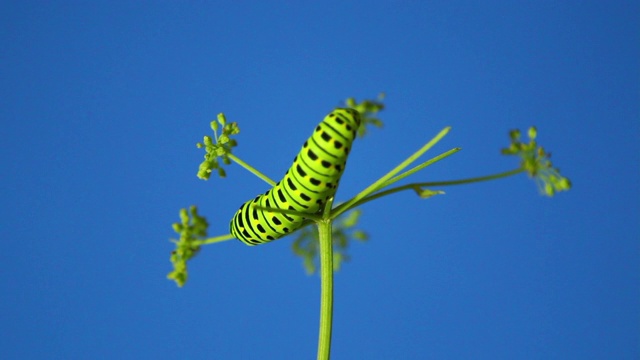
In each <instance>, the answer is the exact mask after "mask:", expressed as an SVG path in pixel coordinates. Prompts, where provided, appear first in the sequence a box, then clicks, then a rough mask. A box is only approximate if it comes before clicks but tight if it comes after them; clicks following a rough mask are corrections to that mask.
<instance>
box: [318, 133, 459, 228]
mask: <svg viewBox="0 0 640 360" xmlns="http://www.w3.org/2000/svg"><path fill="white" fill-rule="evenodd" d="M449 130H451V127H446V128H444V129H442V130H441V131H440V132H439V133H438V135H436V136H435V137H434V138H433V139H431V140H429V142H428V143H426V144H424V145H423V146H422V147H421V148H420V149H419V150H418V151H416V152H415V153H413V154H412V155H411V156H409V157H408V158H407V159H405V160H404V161H403V162H401V163H400V165H398V166H396V167H395V168H393V169H392V170H391V171H389V172H388V173H387V174H386V175H384V176H383V177H381V178H380V179H378V180H377V181H376V182H374V183H373V184H371V185H369V186H368V187H367V188H366V189H364V190H362V191H361V192H360V193H359V194H357V195H356V196H354V197H353V198H352V199H351V200H349V201H347V202H346V203H344V204H341V205H340V206H338V207H337V208H336V209H335V210H334V211H333V213H332V214H331V218H333V219H335V218H337V217H338V216H340V214H342V213H343V212H345V211H346V210H348V209H351V208H352V207H353V204H355V203H358V202H360V201H361V200H362V199H364V198H365V197H367V196H369V195H371V194H372V193H374V192H376V191H378V190H380V189H381V188H382V187H384V185H385V184H386V183H387V182H388V181H389V179H392V178H393V177H394V176H396V175H397V174H398V173H399V172H401V171H402V170H404V169H405V168H406V167H407V166H409V165H411V164H412V163H413V162H415V161H416V160H418V158H420V156H422V154H424V153H425V152H426V151H427V150H429V149H431V148H432V147H433V146H434V145H435V144H437V143H438V141H440V140H441V139H442V138H443V137H444V136H445V135H447V133H449ZM456 149H457V148H456ZM456 149H452V150H450V151H449V152H447V153H446V154H447V156H448V155H450V154H451V153H453V152H455V151H457V150H456ZM418 170H419V169H418ZM410 171H412V173H413V172H415V171H417V170H415V171H414V170H413V169H412V170H410Z"/></svg>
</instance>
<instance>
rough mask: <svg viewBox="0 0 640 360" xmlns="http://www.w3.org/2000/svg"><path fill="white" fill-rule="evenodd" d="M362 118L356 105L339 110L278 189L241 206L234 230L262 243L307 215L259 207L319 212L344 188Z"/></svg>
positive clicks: (326, 121)
mask: <svg viewBox="0 0 640 360" xmlns="http://www.w3.org/2000/svg"><path fill="white" fill-rule="evenodd" d="M360 123H361V119H360V114H359V113H358V111H356V110H354V109H335V110H334V111H332V112H331V113H329V115H327V116H326V117H325V118H324V120H323V121H322V122H321V123H320V124H319V125H318V126H317V127H316V129H315V131H314V132H313V134H312V135H311V137H310V138H309V139H308V140H307V141H305V143H304V145H302V149H301V150H300V152H299V153H298V155H297V156H296V157H295V158H294V159H293V165H291V167H290V168H289V170H287V172H286V173H285V175H284V178H283V179H282V180H280V182H278V183H277V184H276V185H275V186H274V187H273V188H271V189H269V190H268V191H267V192H265V193H264V194H262V195H258V196H257V197H256V198H255V199H252V200H249V201H247V202H246V203H244V204H242V206H240V209H238V211H237V212H236V213H235V215H234V216H233V219H231V224H230V228H231V234H232V235H233V236H235V237H236V238H237V239H239V240H241V241H242V242H244V243H245V244H247V245H257V244H262V243H265V242H268V241H271V240H275V239H278V238H280V237H282V236H284V235H286V234H289V233H290V232H292V231H294V230H297V229H298V228H299V227H300V226H302V223H303V222H304V217H303V216H299V215H287V214H283V213H276V212H270V211H267V210H262V209H258V208H256V206H259V207H263V208H272V209H288V210H294V211H297V212H301V213H308V214H316V213H318V212H319V211H321V210H322V209H323V208H324V205H325V204H326V202H327V200H328V199H329V198H331V197H332V196H333V195H334V194H335V193H336V190H337V188H338V183H339V182H340V177H341V176H342V172H343V171H344V168H345V166H346V164H347V156H348V155H349V150H350V148H351V144H352V143H353V140H354V139H355V137H356V133H357V131H358V128H359V127H360Z"/></svg>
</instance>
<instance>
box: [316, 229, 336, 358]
mask: <svg viewBox="0 0 640 360" xmlns="http://www.w3.org/2000/svg"><path fill="white" fill-rule="evenodd" d="M317 224H318V233H319V237H320V281H321V289H320V332H319V335H318V360H329V356H330V355H331V323H332V320H333V246H332V245H333V244H332V239H331V220H329V219H327V220H321V221H318V222H317Z"/></svg>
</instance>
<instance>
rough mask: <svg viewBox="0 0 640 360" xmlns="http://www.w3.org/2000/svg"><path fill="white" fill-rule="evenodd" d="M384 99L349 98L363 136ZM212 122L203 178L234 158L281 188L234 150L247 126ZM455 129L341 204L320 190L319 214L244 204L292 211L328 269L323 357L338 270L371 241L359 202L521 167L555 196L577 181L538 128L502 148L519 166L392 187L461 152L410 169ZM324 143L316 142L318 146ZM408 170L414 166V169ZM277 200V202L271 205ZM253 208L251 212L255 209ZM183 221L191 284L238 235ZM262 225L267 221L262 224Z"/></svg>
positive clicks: (192, 215)
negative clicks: (204, 255)
mask: <svg viewBox="0 0 640 360" xmlns="http://www.w3.org/2000/svg"><path fill="white" fill-rule="evenodd" d="M382 100H383V95H381V96H379V97H378V99H376V100H365V101H363V102H360V103H357V102H356V101H355V100H354V99H353V98H349V99H347V101H346V105H347V107H348V108H352V109H355V110H357V111H358V113H359V114H360V115H361V117H362V120H361V121H360V122H361V123H362V124H361V126H360V127H359V129H357V130H358V134H359V135H360V136H363V135H365V134H366V129H367V126H377V127H381V126H382V122H381V120H380V119H379V118H378V117H377V114H378V112H379V111H381V110H382V109H383V108H384V105H383V104H382ZM211 128H212V130H213V133H214V136H213V138H212V137H210V136H205V137H204V140H203V142H202V143H198V144H197V146H198V147H199V148H203V149H204V150H205V156H204V161H203V162H202V164H201V165H200V168H199V171H198V177H199V178H201V179H205V180H206V179H209V177H210V175H211V173H213V172H214V171H215V172H217V173H218V175H219V176H220V177H225V176H226V173H225V171H224V169H223V165H228V164H230V163H231V162H232V161H233V162H235V163H237V164H239V165H241V166H242V167H244V168H245V169H247V170H249V171H250V172H251V173H253V174H255V175H256V176H258V177H259V178H261V179H263V180H264V181H265V182H267V183H268V184H269V185H270V186H272V187H274V186H275V189H278V186H279V185H276V182H274V181H273V180H271V179H269V178H268V177H267V176H266V175H264V174H262V173H261V172H260V171H258V170H256V169H255V168H253V167H252V166H250V165H249V164H247V163H245V162H243V161H242V160H240V159H239V158H237V157H236V156H235V155H233V154H232V150H233V148H234V147H236V146H237V142H236V141H235V140H234V139H232V137H233V136H234V135H237V134H238V133H239V132H240V129H239V127H238V126H237V124H236V123H233V122H232V123H228V122H227V121H226V119H225V116H224V115H223V114H220V115H218V119H217V121H212V122H211ZM219 130H220V131H221V132H220V135H218V131H219ZM448 132H449V128H448V127H447V128H444V129H443V130H442V131H440V132H439V133H438V134H437V135H436V136H435V137H434V138H433V139H431V140H430V141H428V142H427V143H426V144H424V145H423V146H422V147H421V148H420V149H419V150H418V151H416V152H415V153H414V154H412V155H411V156H409V157H408V158H407V159H406V160H404V161H403V162H401V163H400V164H399V165H397V166H396V167H395V168H393V169H392V170H391V171H389V172H388V173H387V174H385V175H384V176H382V177H381V178H380V179H378V180H377V181H375V182H374V183H373V184H371V185H369V186H368V187H366V188H365V189H363V190H362V191H361V192H359V193H358V194H356V195H355V196H354V197H352V198H351V199H349V200H347V201H345V202H343V203H341V204H339V205H337V206H335V207H334V206H333V203H334V199H333V194H334V193H335V189H333V191H329V192H328V193H327V194H328V195H327V197H325V196H318V197H317V198H314V199H313V200H314V201H315V200H318V202H317V203H318V204H319V205H320V206H318V207H316V208H313V210H312V211H311V212H304V211H301V209H291V208H286V209H283V208H280V207H278V206H276V205H277V204H276V202H272V203H268V202H260V203H258V202H256V203H252V201H249V202H247V203H246V204H245V205H244V206H243V208H245V211H247V212H248V211H256V212H259V213H260V214H262V215H266V214H270V215H269V216H272V215H273V216H275V214H278V215H283V216H284V215H289V216H292V217H293V218H294V219H295V220H296V223H295V226H296V227H295V228H292V229H290V230H293V231H295V230H296V229H298V228H300V230H299V231H298V232H297V237H296V240H295V241H294V242H293V252H294V254H296V255H297V256H300V257H301V258H302V259H303V265H304V267H305V269H306V271H307V273H309V274H311V273H314V272H315V271H316V269H317V268H318V267H319V268H320V279H321V305H320V307H321V311H320V331H319V340H318V359H328V358H329V354H330V347H331V323H332V309H333V272H334V271H336V270H338V269H339V268H340V265H341V263H342V262H343V261H346V260H348V259H349V255H348V254H347V253H346V250H347V248H348V245H349V242H350V240H351V239H355V240H361V241H363V240H366V239H367V238H368V236H367V234H366V233H365V232H364V231H362V230H359V229H356V228H355V227H356V225H357V222H358V218H359V216H360V215H361V212H360V211H359V210H357V209H356V208H357V207H359V206H360V205H362V204H364V203H366V202H369V201H372V200H375V199H378V198H381V197H384V196H387V195H391V194H393V193H396V192H400V191H405V190H412V191H414V192H416V194H417V195H418V196H420V197H421V198H430V197H432V196H435V195H439V194H442V193H443V192H442V191H441V190H437V189H434V188H436V187H437V188H439V187H444V186H450V185H461V184H470V183H476V182H480V181H488V180H494V179H499V178H504V177H508V176H512V175H516V174H519V173H527V174H528V175H529V176H530V177H532V178H534V179H535V181H536V183H537V184H538V186H539V188H540V189H541V191H542V193H543V194H545V195H547V196H553V195H554V194H555V193H556V192H559V191H566V190H569V188H570V187H571V183H570V181H569V180H568V179H567V178H565V177H563V176H561V175H560V172H559V170H558V169H556V168H554V167H553V165H552V163H551V161H550V159H549V154H548V153H547V152H546V151H545V150H544V149H543V148H542V147H541V146H539V145H538V144H537V142H536V140H535V138H536V135H537V132H536V129H535V128H533V127H532V128H530V129H529V131H528V136H529V142H528V143H523V142H522V141H521V140H520V137H521V134H520V131H518V130H513V131H511V132H510V137H511V143H510V145H509V146H508V147H507V148H505V149H503V150H502V153H503V154H504V155H515V156H518V157H519V158H520V164H519V166H518V167H517V168H515V169H513V170H510V171H505V172H502V173H498V174H492V175H487V176H481V177H473V178H467V179H460V180H449V181H439V182H417V183H410V184H406V185H401V186H395V187H392V185H394V184H395V183H396V182H398V181H400V180H402V179H404V178H406V177H408V176H410V175H413V174H415V173H416V172H418V171H420V170H422V169H424V168H425V167H427V166H429V165H431V164H433V163H435V162H438V161H440V160H442V159H444V158H446V157H448V156H450V155H452V154H454V153H456V152H458V151H459V150H460V148H453V149H451V150H449V151H446V152H444V153H442V154H439V155H437V156H435V157H433V158H431V159H429V160H426V161H423V162H421V163H419V164H417V165H414V166H413V167H411V168H409V167H410V166H412V165H413V164H414V163H415V162H416V161H417V160H418V159H419V158H420V157H421V156H422V155H423V154H424V153H425V152H426V151H428V150H429V149H431V148H432V147H433V146H434V145H435V144H436V143H437V142H438V141H440V140H441V139H442V138H443V137H444V136H445V135H446V134H447V133H448ZM320 148H321V147H320ZM320 148H318V147H316V148H313V149H314V150H315V149H320ZM343 160H344V161H346V154H344V158H343V159H341V160H339V161H337V162H336V164H342V163H343ZM295 164H296V162H294V165H295ZM407 168H409V169H408V170H406V169H407ZM341 173H342V171H341V170H340V171H338V173H337V175H336V177H335V178H334V179H333V180H330V183H336V184H337V182H338V181H339V177H340V176H341ZM270 204H276V205H272V206H273V207H270V206H269V205H270ZM347 212H348V213H347ZM345 213H346V214H345ZM246 214H247V215H248V213H246ZM343 214H345V216H344V217H342V218H341V220H340V221H337V222H336V220H337V218H338V217H340V216H341V215H343ZM180 219H181V221H180V223H176V224H173V228H174V231H175V232H176V233H178V234H179V235H180V237H179V239H178V240H173V241H174V242H175V244H176V249H175V250H174V251H173V252H172V253H171V262H172V263H173V267H174V269H173V271H172V272H171V273H169V275H168V278H169V279H172V280H174V281H175V282H176V283H177V284H178V286H183V285H184V284H185V283H186V281H187V279H188V272H187V262H188V261H189V260H190V259H192V258H193V257H194V256H195V255H196V254H198V253H199V251H200V249H201V247H202V246H203V245H207V244H213V243H217V242H221V241H226V240H229V239H233V238H234V237H233V236H232V235H231V234H227V235H222V236H217V237H211V238H209V237H207V228H208V223H207V221H206V219H205V218H204V217H202V216H200V215H199V214H198V212H197V208H196V207H195V206H191V207H190V208H189V210H187V209H181V210H180ZM234 219H235V217H234ZM261 224H266V223H264V222H262V223H261ZM313 224H315V225H316V227H317V231H313V230H312V228H310V227H307V226H305V225H313ZM254 225H255V224H254ZM252 226H253V225H252ZM255 226H257V225H255ZM286 233H289V231H280V232H276V233H273V232H271V233H269V234H268V235H270V236H271V235H273V236H272V237H273V238H278V237H280V236H283V235H284V234H286ZM239 237H240V238H242V237H243V236H242V235H240V236H239ZM242 240H245V239H242ZM265 240H270V239H267V238H266V237H265V239H264V240H260V241H258V243H261V242H263V241H265Z"/></svg>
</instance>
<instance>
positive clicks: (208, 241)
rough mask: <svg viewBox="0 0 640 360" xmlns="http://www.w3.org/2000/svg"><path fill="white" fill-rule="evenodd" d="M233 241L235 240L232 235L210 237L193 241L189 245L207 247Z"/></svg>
mask: <svg viewBox="0 0 640 360" xmlns="http://www.w3.org/2000/svg"><path fill="white" fill-rule="evenodd" d="M233 239H235V237H233V235H231V234H227V235H220V236H216V237H211V238H207V239H203V240H194V241H192V242H191V245H192V246H200V245H209V244H215V243H219V242H223V241H227V240H233Z"/></svg>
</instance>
